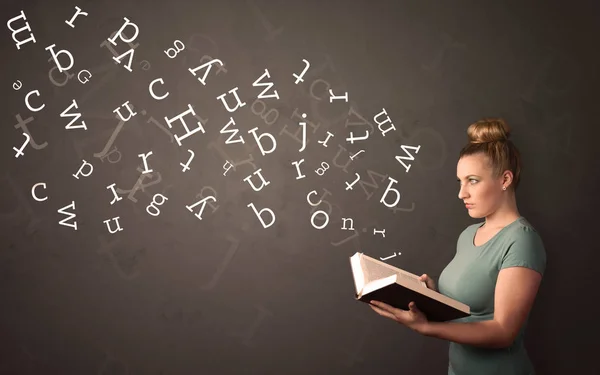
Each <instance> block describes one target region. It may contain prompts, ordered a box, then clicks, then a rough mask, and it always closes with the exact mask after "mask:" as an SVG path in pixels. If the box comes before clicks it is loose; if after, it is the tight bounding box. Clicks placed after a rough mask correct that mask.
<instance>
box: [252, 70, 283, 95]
mask: <svg viewBox="0 0 600 375" xmlns="http://www.w3.org/2000/svg"><path fill="white" fill-rule="evenodd" d="M265 76H266V77H267V78H271V76H270V75H269V71H268V70H267V69H265V73H264V74H263V75H262V76H260V77H259V78H258V79H257V80H256V81H254V83H253V84H252V86H254V87H257V86H266V88H265V89H264V90H263V91H262V92H261V93H260V94H259V95H258V96H257V98H258V99H269V98H276V99H279V94H278V93H277V90H274V91H275V92H274V93H273V94H271V95H265V92H267V91H269V89H271V87H273V86H274V84H273V82H262V83H259V81H260V80H262V79H263V78H264V77H265Z"/></svg>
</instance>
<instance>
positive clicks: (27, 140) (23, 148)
mask: <svg viewBox="0 0 600 375" xmlns="http://www.w3.org/2000/svg"><path fill="white" fill-rule="evenodd" d="M17 116H18V115H17ZM23 135H24V136H25V142H23V146H21V148H16V147H13V150H15V151H16V152H17V154H16V155H15V158H18V157H19V156H21V155H25V154H24V153H23V150H25V147H27V144H28V143H29V140H30V139H31V137H30V136H29V134H27V133H23Z"/></svg>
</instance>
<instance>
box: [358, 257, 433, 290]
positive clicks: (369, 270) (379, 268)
mask: <svg viewBox="0 0 600 375" xmlns="http://www.w3.org/2000/svg"><path fill="white" fill-rule="evenodd" d="M361 264H362V268H363V271H364V274H365V275H364V277H365V284H367V283H369V282H372V281H374V280H378V279H383V278H386V277H389V276H391V275H398V280H405V281H408V282H410V283H413V284H415V285H418V286H423V287H427V284H425V283H424V282H422V281H420V280H419V277H418V276H416V275H413V274H411V273H409V272H406V271H403V270H401V269H398V268H396V267H393V266H390V265H387V264H381V263H378V262H376V261H374V260H372V259H370V258H369V257H361Z"/></svg>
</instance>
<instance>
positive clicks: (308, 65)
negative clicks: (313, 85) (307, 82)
mask: <svg viewBox="0 0 600 375" xmlns="http://www.w3.org/2000/svg"><path fill="white" fill-rule="evenodd" d="M302 61H303V62H304V64H306V66H305V67H304V70H303V71H302V73H300V75H297V74H296V73H292V76H293V77H294V78H296V82H294V83H295V84H298V82H304V80H303V79H302V77H304V74H305V73H306V71H307V70H308V68H309V67H310V63H309V62H308V61H306V60H305V59H302Z"/></svg>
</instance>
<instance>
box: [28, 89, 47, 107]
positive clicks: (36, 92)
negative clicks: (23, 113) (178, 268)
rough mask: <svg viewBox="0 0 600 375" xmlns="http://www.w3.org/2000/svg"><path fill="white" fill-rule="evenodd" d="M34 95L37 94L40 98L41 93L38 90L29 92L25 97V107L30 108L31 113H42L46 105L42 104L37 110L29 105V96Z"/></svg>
mask: <svg viewBox="0 0 600 375" xmlns="http://www.w3.org/2000/svg"><path fill="white" fill-rule="evenodd" d="M34 93H35V95H37V96H40V92H39V91H38V90H33V91H29V92H28V93H27V95H26V96H25V105H27V108H29V110H30V111H31V112H38V111H41V110H42V109H43V108H44V107H45V106H46V104H42V105H41V106H39V107H37V108H33V107H32V106H31V104H29V96H30V95H31V94H34Z"/></svg>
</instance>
